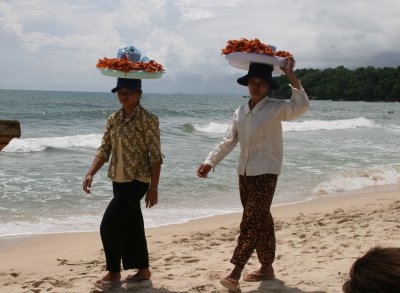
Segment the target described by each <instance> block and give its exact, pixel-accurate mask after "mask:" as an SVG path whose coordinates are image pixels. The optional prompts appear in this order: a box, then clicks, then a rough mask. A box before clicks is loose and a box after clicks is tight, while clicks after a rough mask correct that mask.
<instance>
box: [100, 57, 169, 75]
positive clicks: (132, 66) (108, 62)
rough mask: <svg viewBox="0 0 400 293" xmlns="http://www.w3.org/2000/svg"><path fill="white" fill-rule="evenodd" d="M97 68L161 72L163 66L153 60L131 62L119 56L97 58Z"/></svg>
mask: <svg viewBox="0 0 400 293" xmlns="http://www.w3.org/2000/svg"><path fill="white" fill-rule="evenodd" d="M96 67H97V68H102V69H111V70H119V71H123V72H129V71H146V72H162V71H164V67H163V66H162V65H161V64H159V63H157V62H156V61H154V60H150V61H149V62H133V61H129V60H127V59H120V58H111V59H110V58H103V59H99V61H98V62H97V65H96Z"/></svg>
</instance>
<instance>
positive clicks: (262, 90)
mask: <svg viewBox="0 0 400 293" xmlns="http://www.w3.org/2000/svg"><path fill="white" fill-rule="evenodd" d="M273 70H274V67H273V66H271V65H268V64H263V63H251V64H250V66H249V71H248V73H247V74H246V75H245V76H242V77H240V78H238V79H237V82H238V84H240V85H243V86H248V87H249V93H250V96H251V97H253V98H264V97H265V96H266V95H267V93H268V91H269V90H270V89H276V88H278V85H277V84H276V83H275V82H274V81H273V79H272V71H273Z"/></svg>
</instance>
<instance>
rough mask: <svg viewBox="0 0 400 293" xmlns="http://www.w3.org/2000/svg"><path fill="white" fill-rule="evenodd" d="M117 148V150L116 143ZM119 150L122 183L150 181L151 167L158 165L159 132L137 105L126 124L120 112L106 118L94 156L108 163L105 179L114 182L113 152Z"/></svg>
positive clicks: (152, 119) (115, 157)
mask: <svg viewBox="0 0 400 293" xmlns="http://www.w3.org/2000/svg"><path fill="white" fill-rule="evenodd" d="M119 141H120V143H121V148H118V142H119ZM117 149H121V150H122V161H123V162H122V163H123V176H124V181H132V180H133V179H136V178H141V177H150V175H151V174H150V173H151V166H152V165H153V164H154V163H157V162H161V163H162V160H163V158H162V153H161V143H160V128H159V122H158V117H157V116H156V115H154V114H152V113H150V112H149V111H147V110H146V109H144V108H143V107H142V106H140V105H137V106H136V108H135V110H134V111H133V113H132V116H131V118H130V119H129V120H128V121H124V111H123V109H120V110H119V111H117V112H114V113H113V114H111V115H110V116H109V117H108V120H107V125H106V129H105V131H104V134H103V139H102V143H101V146H100V147H99V148H98V150H97V156H99V157H101V158H103V159H104V160H106V161H109V159H110V157H111V161H110V166H109V168H108V177H109V178H110V179H111V180H114V179H115V177H116V168H117V163H118V157H121V156H118V154H116V150H117Z"/></svg>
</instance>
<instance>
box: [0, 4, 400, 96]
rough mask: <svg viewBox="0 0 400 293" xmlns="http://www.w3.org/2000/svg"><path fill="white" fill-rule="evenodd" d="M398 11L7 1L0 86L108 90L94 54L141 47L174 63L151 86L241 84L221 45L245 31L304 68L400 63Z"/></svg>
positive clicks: (0, 15)
mask: <svg viewBox="0 0 400 293" xmlns="http://www.w3.org/2000/svg"><path fill="white" fill-rule="evenodd" d="M399 13H400V3H398V2H396V1H390V0H381V1H380V2H379V4H377V3H376V2H375V1H372V0H353V1H345V0H338V1H334V2H332V1H319V0H302V1H300V0H280V1H278V0H270V1H262V0H246V1H245V0H232V1H222V0H203V1H201V0H196V1H194V0H177V1H171V0H148V1H145V0H137V1H129V0H120V1H117V0H116V1H108V0H97V1H95V0H69V1H66V0H60V1H50V0H14V1H0V39H1V46H0V57H1V58H2V60H3V66H2V68H1V69H0V74H1V75H2V76H5V78H2V80H1V81H0V88H16V87H21V85H20V84H19V83H18V82H17V80H18V78H19V77H20V76H21V72H23V73H24V77H26V79H27V80H26V82H25V83H23V85H22V86H23V87H26V89H29V88H33V89H60V90H74V89H76V90H100V91H101V90H108V89H109V87H110V85H111V83H113V82H114V80H113V79H110V78H107V77H104V76H101V75H100V74H99V73H98V71H97V70H96V68H95V64H96V62H97V59H98V58H103V57H115V56H116V53H117V50H118V48H122V47H125V46H129V45H135V46H137V47H138V48H140V49H141V50H142V51H144V52H145V53H146V55H148V56H149V57H150V58H152V59H155V60H156V61H158V62H160V63H162V64H163V65H165V66H166V67H167V74H165V76H164V77H163V78H162V79H161V80H157V82H155V81H152V82H151V83H149V86H151V90H154V91H161V92H162V91H163V89H168V90H169V91H187V92H192V91H193V90H199V91H203V92H205V91H209V92H224V91H225V92H232V91H242V90H245V89H243V88H241V87H236V85H235V82H234V81H235V78H237V77H239V76H240V75H241V74H242V73H243V71H241V70H239V69H235V68H233V67H231V66H229V65H228V63H227V62H226V60H225V58H224V56H222V55H221V51H220V50H221V48H223V47H225V45H226V41H227V40H229V39H239V38H242V37H245V38H248V39H251V38H259V39H260V40H261V41H262V42H264V43H267V44H273V45H275V46H277V48H278V50H286V51H290V52H292V53H293V54H294V55H295V56H296V60H297V61H298V63H297V64H298V66H299V67H313V68H325V67H335V66H339V65H343V66H346V67H352V68H354V67H360V66H388V65H390V64H391V66H399V65H400V64H399V63H400V61H399V59H398V56H399V54H400V49H399V47H398V44H399V43H400V34H398V28H399V27H400V19H399V18H398V14H399ZM38 70H39V71H40V74H38ZM62 77H64V78H62Z"/></svg>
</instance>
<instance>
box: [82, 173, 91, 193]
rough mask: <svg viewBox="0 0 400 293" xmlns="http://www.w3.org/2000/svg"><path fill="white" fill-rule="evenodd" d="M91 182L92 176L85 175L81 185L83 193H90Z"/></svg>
mask: <svg viewBox="0 0 400 293" xmlns="http://www.w3.org/2000/svg"><path fill="white" fill-rule="evenodd" d="M92 182H93V175H91V174H87V175H86V176H85V179H83V183H82V188H83V191H84V192H86V193H90V188H91V187H92Z"/></svg>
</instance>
